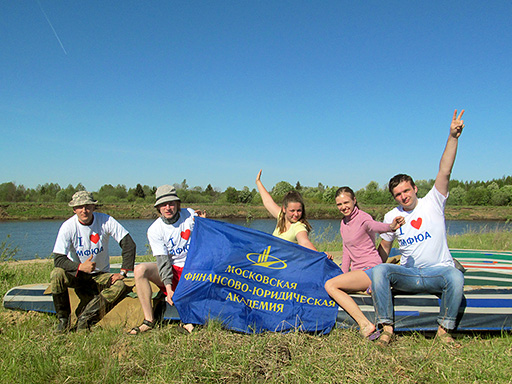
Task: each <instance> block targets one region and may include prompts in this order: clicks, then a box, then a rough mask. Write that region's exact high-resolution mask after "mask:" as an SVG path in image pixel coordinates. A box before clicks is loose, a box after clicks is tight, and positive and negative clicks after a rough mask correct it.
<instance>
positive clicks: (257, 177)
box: [256, 169, 263, 182]
mask: <svg viewBox="0 0 512 384" xmlns="http://www.w3.org/2000/svg"><path fill="white" fill-rule="evenodd" d="M262 171H263V170H262V169H260V171H259V172H258V176H256V182H258V181H260V180H261V172H262Z"/></svg>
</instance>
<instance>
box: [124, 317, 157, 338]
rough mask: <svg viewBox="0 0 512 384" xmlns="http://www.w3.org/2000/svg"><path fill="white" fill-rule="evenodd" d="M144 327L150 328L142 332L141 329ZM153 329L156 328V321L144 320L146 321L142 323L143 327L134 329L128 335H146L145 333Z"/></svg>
mask: <svg viewBox="0 0 512 384" xmlns="http://www.w3.org/2000/svg"><path fill="white" fill-rule="evenodd" d="M143 325H145V326H146V327H148V328H147V329H146V330H145V331H142V330H141V329H140V327H142V326H143ZM153 328H155V321H149V320H146V319H144V321H143V322H142V324H141V325H139V326H138V327H133V328H132V329H131V330H130V331H129V332H128V334H129V335H138V334H139V333H144V332H148V331H151V330H152V329H153Z"/></svg>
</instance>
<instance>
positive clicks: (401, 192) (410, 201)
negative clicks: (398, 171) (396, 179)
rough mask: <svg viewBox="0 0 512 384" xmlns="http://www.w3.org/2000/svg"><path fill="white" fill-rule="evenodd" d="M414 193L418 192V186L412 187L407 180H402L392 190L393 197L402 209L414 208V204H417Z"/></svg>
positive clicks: (416, 197)
mask: <svg viewBox="0 0 512 384" xmlns="http://www.w3.org/2000/svg"><path fill="white" fill-rule="evenodd" d="M416 193H418V187H416V186H414V187H413V186H412V185H411V183H410V182H409V181H402V182H401V183H400V184H398V185H397V186H396V187H395V188H393V191H392V194H393V197H394V199H395V200H396V202H397V203H398V204H400V205H401V206H402V208H403V209H404V211H412V210H413V209H414V208H416V204H418V196H417V195H416Z"/></svg>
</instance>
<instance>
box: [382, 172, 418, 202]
mask: <svg viewBox="0 0 512 384" xmlns="http://www.w3.org/2000/svg"><path fill="white" fill-rule="evenodd" d="M404 181H408V182H409V183H411V187H413V188H414V187H415V186H416V184H414V180H413V179H412V177H411V176H409V175H405V174H403V173H399V174H398V175H395V176H393V177H392V178H391V180H389V184H388V189H389V193H391V195H392V196H393V197H395V196H394V195H393V189H395V188H396V187H397V186H398V184H400V183H403V182H404Z"/></svg>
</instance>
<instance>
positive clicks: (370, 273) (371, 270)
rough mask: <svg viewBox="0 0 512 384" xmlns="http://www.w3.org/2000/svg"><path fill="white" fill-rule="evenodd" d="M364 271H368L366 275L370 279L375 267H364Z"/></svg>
mask: <svg viewBox="0 0 512 384" xmlns="http://www.w3.org/2000/svg"><path fill="white" fill-rule="evenodd" d="M363 272H364V273H366V275H367V276H368V277H369V278H370V280H371V279H372V274H373V267H367V268H365V269H363Z"/></svg>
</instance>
